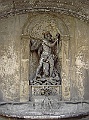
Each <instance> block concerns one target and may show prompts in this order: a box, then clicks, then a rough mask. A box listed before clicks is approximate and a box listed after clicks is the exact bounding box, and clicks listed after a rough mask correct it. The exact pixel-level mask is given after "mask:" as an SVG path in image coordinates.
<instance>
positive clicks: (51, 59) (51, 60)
mask: <svg viewBox="0 0 89 120" xmlns="http://www.w3.org/2000/svg"><path fill="white" fill-rule="evenodd" d="M49 62H50V76H52V72H53V69H54V59H53V57H52V56H50V60H49Z"/></svg>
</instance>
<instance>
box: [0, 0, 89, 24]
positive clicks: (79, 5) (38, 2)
mask: <svg viewBox="0 0 89 120" xmlns="http://www.w3.org/2000/svg"><path fill="white" fill-rule="evenodd" d="M88 6H89V1H88V0H81V1H80V0H67V1H66V0H14V1H13V0H8V1H6V0H1V1H0V18H4V17H9V16H15V15H17V14H26V13H29V12H35V11H36V12H50V11H51V12H58V13H61V14H66V15H70V16H73V17H76V18H78V19H80V20H83V21H86V22H89V7H88Z"/></svg>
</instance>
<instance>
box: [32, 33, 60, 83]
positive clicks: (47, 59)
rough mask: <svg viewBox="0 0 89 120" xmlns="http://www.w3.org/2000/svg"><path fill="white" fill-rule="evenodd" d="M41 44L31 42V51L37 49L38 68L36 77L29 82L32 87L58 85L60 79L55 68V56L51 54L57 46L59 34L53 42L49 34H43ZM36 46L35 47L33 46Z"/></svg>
mask: <svg viewBox="0 0 89 120" xmlns="http://www.w3.org/2000/svg"><path fill="white" fill-rule="evenodd" d="M43 35H44V39H43V40H42V43H41V42H40V43H38V44H37V42H35V41H33V45H32V46H31V50H34V49H35V50H36V49H37V48H38V54H39V55H40V61H39V66H38V67H37V70H36V75H35V77H34V79H33V80H31V84H32V85H60V84H61V77H60V74H59V73H58V71H57V69H56V67H55V55H54V54H53V53H52V48H53V47H54V46H55V45H58V42H59V40H60V39H59V38H60V34H59V33H58V34H57V35H56V38H55V39H54V40H53V39H52V35H51V34H50V32H45V33H44V34H43ZM35 45H36V46H35Z"/></svg>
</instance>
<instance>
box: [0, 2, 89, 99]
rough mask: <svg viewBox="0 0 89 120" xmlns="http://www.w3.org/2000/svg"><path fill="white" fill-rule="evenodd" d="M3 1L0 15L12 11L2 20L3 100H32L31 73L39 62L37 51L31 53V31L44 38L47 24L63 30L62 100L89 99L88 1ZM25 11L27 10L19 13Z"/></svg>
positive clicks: (0, 64) (0, 92)
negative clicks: (30, 90) (30, 91)
mask: <svg viewBox="0 0 89 120" xmlns="http://www.w3.org/2000/svg"><path fill="white" fill-rule="evenodd" d="M0 2H1V3H0V16H1V17H6V16H8V15H9V14H10V13H11V16H10V17H9V16H8V18H3V19H1V20H0V101H29V76H30V78H32V76H33V74H35V71H36V68H37V66H38V63H39V57H38V56H37V54H36V53H33V54H32V53H30V37H29V35H30V33H32V35H33V36H35V37H41V38H42V36H41V35H42V30H43V29H45V28H46V30H50V31H51V32H52V34H53V35H54V36H55V34H56V32H57V30H59V32H60V33H61V40H62V47H61V50H60V52H59V59H60V61H61V63H60V66H61V76H62V97H63V100H71V99H72V100H84V99H87V100H88V99H89V95H88V83H89V80H88V78H89V53H88V51H89V47H88V46H89V42H88V41H89V23H88V21H89V8H88V7H89V6H88V4H89V2H88V1H87V0H85V1H83V0H81V1H79V0H77V1H76V0H75V1H74V0H70V1H69V0H68V1H65V0H60V1H59V0H58V1H56V0H55V1H51V0H48V1H46V0H43V1H41V0H40V1H37V0H30V1H29V0H28V1H27V0H25V1H22V0H20V1H18V0H16V1H14V2H13V1H12V0H9V1H0ZM20 3H21V4H20ZM44 11H45V12H44ZM28 12H29V13H28ZM22 13H25V14H24V15H17V14H22ZM12 14H13V15H14V16H12ZM73 16H74V17H73ZM77 18H78V19H77ZM80 19H82V20H84V21H86V22H87V23H86V22H84V21H82V20H80ZM50 22H51V23H50ZM56 23H57V24H56ZM49 24H51V25H49ZM24 35H26V36H24ZM66 35H67V36H66Z"/></svg>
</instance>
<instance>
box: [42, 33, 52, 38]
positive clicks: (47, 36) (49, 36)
mask: <svg viewBox="0 0 89 120" xmlns="http://www.w3.org/2000/svg"><path fill="white" fill-rule="evenodd" d="M43 35H44V38H45V39H47V40H51V39H52V35H51V33H50V32H49V31H47V32H45V33H43Z"/></svg>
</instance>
